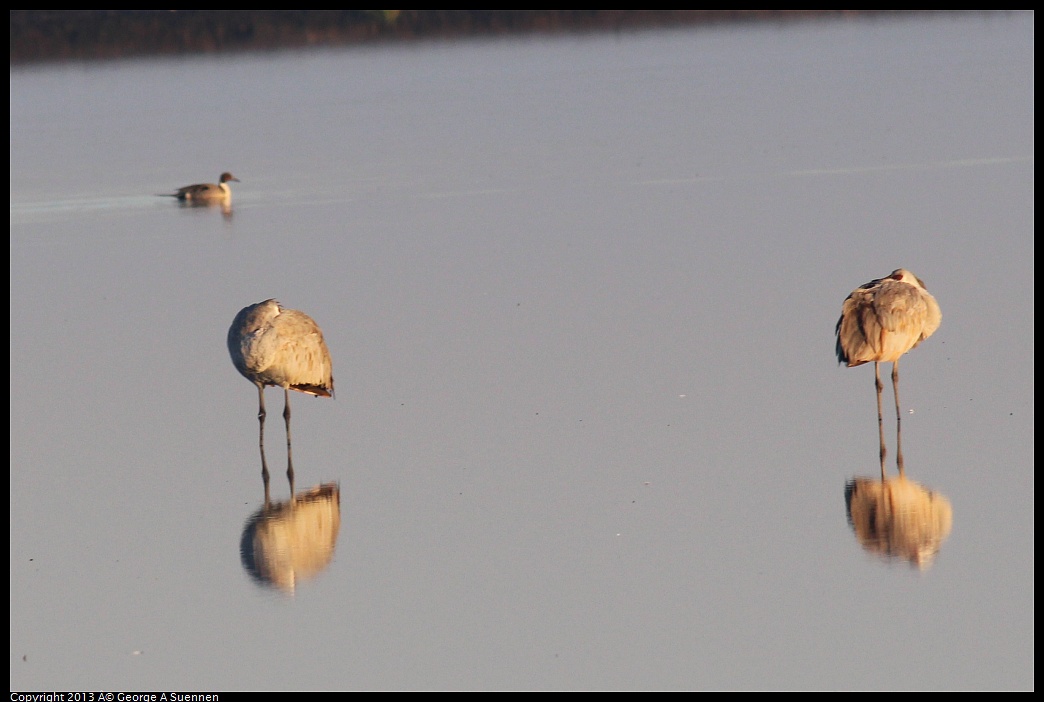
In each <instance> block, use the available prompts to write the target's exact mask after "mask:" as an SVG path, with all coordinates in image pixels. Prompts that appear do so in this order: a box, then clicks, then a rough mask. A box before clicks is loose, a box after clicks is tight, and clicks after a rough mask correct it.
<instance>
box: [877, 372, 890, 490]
mask: <svg viewBox="0 0 1044 702" xmlns="http://www.w3.org/2000/svg"><path fill="white" fill-rule="evenodd" d="M874 385H875V387H876V388H877V435H878V438H879V439H880V440H881V480H882V482H883V481H884V479H885V454H886V453H887V449H886V448H885V438H884V418H883V417H882V416H881V391H882V390H883V389H884V386H883V385H881V364H880V363H878V362H877V361H874Z"/></svg>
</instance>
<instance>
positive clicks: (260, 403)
mask: <svg viewBox="0 0 1044 702" xmlns="http://www.w3.org/2000/svg"><path fill="white" fill-rule="evenodd" d="M257 423H258V426H259V429H258V435H257V446H258V448H259V449H261V480H263V481H264V483H265V503H266V504H267V502H268V461H266V460H265V386H264V385H258V386H257Z"/></svg>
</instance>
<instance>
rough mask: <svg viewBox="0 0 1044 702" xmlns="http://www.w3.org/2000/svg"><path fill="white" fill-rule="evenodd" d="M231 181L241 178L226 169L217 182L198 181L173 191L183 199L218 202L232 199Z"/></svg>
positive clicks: (174, 195) (177, 196) (237, 180)
mask: <svg viewBox="0 0 1044 702" xmlns="http://www.w3.org/2000/svg"><path fill="white" fill-rule="evenodd" d="M229 182H236V183H238V182H239V178H236V177H235V176H234V175H232V174H231V173H229V172H228V171H225V172H224V173H222V174H221V177H220V178H218V182H217V184H214V183H197V184H195V185H186V186H185V187H184V188H178V191H177V192H176V193H173V197H176V198H178V199H179V200H183V201H190V200H191V201H195V202H199V201H207V202H216V201H218V200H231V199H232V190H231V189H230V188H229V187H228V183H229Z"/></svg>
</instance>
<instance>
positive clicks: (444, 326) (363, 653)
mask: <svg viewBox="0 0 1044 702" xmlns="http://www.w3.org/2000/svg"><path fill="white" fill-rule="evenodd" d="M1033 58H1034V16H1033V14H1032V13H1011V14H1008V13H993V14H983V15H962V16H959V17H916V18H911V19H908V20H905V21H900V20H869V21H847V22H845V21H843V22H815V23H808V24H800V25H798V24H788V25H785V26H775V25H772V26H759V27H749V26H744V27H741V28H728V27H716V28H711V29H698V30H685V31H663V32H645V33H634V34H629V33H622V34H617V35H613V36H585V37H583V38H569V37H561V38H555V39H510V40H497V41H489V42H486V41H476V42H461V43H447V44H442V43H425V44H420V45H417V46H411V47H370V48H364V49H356V50H346V51H336V52H334V51H323V52H310V53H274V54H257V55H247V56H238V57H229V58H214V57H208V58H200V59H177V60H173V59H172V60H156V61H140V62H115V63H98V64H85V65H67V66H51V67H46V68H26V69H19V70H17V71H12V73H11V215H10V217H11V239H10V241H11V246H10V251H11V295H10V297H11V302H10V309H11V438H12V442H11V481H10V483H11V688H12V690H30V689H32V690H51V689H54V690H65V691H68V690H77V689H83V690H102V689H104V690H172V689H182V690H184V689H192V690H238V689H242V690H254V689H284V690H296V689H302V690H311V689H316V690H329V689H450V688H452V689H710V688H726V689H765V688H812V689H882V690H883V689H898V688H908V689H966V688H999V689H1032V688H1033V687H1034V674H1033V671H1034V666H1033V659H1034V625H1033V620H1034V618H1033V610H1034V606H1033V603H1034V597H1033V592H1034V558H1033V553H1034V550H1033V549H1034V538H1033V533H1034V510H1033V491H1034V478H1033V465H1034V440H1033V423H1034V401H1033V386H1034V370H1033V369H1034V365H1033V339H1034V329H1033V319H1034V312H1033V311H1034V305H1033V282H1034V267H1033V254H1034V246H1033V227H1034V204H1033V203H1034V158H1033V149H1034V128H1033V124H1034V108H1033V104H1034V69H1033ZM225 170H231V171H232V172H233V173H235V174H236V175H237V176H238V177H239V178H240V180H241V182H239V183H234V184H233V187H234V200H233V206H232V208H231V209H230V210H229V211H228V212H222V211H221V209H220V208H184V207H179V206H178V205H177V203H176V202H175V201H174V200H173V199H171V198H164V197H157V196H156V194H157V193H170V192H173V191H174V189H175V188H177V187H179V186H182V185H185V184H188V183H193V182H199V181H214V180H215V179H216V178H217V177H218V175H219V174H220V173H221V172H222V171H225ZM900 266H902V267H906V268H909V269H911V270H913V271H914V272H915V273H917V274H918V275H919V276H920V277H922V278H923V279H924V280H925V281H926V282H927V285H928V288H929V290H931V291H932V293H933V294H934V295H935V296H936V298H937V299H938V300H939V303H940V305H941V307H942V311H943V323H942V327H941V328H940V329H939V331H938V332H937V333H936V334H935V335H934V336H933V337H932V338H931V339H929V340H928V341H926V342H925V343H924V344H922V345H921V346H920V347H918V348H917V349H916V350H914V351H913V352H912V353H910V354H909V355H908V356H906V357H904V359H903V362H902V391H903V394H902V398H901V399H902V404H903V430H904V431H903V439H904V442H903V448H904V453H905V458H906V466H907V473H908V476H909V478H910V479H911V481H914V482H916V483H917V484H919V485H923V486H925V487H926V488H928V489H931V490H934V491H935V493H934V495H935V497H936V499H937V501H936V503H935V504H936V505H937V506H938V505H943V504H946V505H949V506H950V508H951V509H950V512H949V522H948V523H945V524H944V522H945V521H946V520H945V519H943V515H942V513H941V508H940V510H937V511H936V513H935V517H933V518H937V519H936V521H934V522H932V521H931V520H921V521H917V520H913V519H912V518H911V520H910V521H902V520H899V519H898V518H896V519H895V520H893V521H892V522H867V521H865V520H864V515H866V514H867V513H869V512H867V510H873V509H874V505H876V504H879V503H875V502H874V501H873V499H871V498H872V497H873V495H872V494H871V493H872V492H873V490H875V489H877V490H879V489H880V483H879V482H877V481H876V480H875V477H878V474H879V469H878V465H877V427H876V416H875V415H876V408H875V400H874V389H873V379H872V376H873V371H872V369H870V368H869V367H865V366H864V367H860V368H855V369H846V368H838V367H837V364H836V361H835V358H834V353H833V343H834V339H833V329H834V323H835V321H836V319H837V315H838V314H839V312H840V307H841V302H842V300H843V299H844V298H845V296H846V295H847V294H848V292H849V291H851V290H852V289H853V288H854V287H856V286H857V285H859V284H861V283H864V282H866V281H868V280H870V279H871V278H876V277H880V276H883V275H887V274H888V273H889V272H890V271H892V270H893V269H894V268H897V267H900ZM270 297H276V298H278V299H280V300H281V301H282V302H283V303H285V304H286V305H288V306H290V307H294V308H297V309H302V310H304V311H306V312H307V313H308V314H310V315H311V316H313V317H314V318H315V319H316V320H317V321H318V323H319V324H320V325H321V326H322V328H323V330H324V332H325V335H326V340H327V342H328V344H329V346H330V349H331V352H332V354H333V358H334V374H335V377H336V382H337V396H336V399H335V400H332V401H331V400H313V399H311V398H308V397H306V396H304V395H297V396H295V397H294V398H293V409H294V415H293V422H294V424H293V429H294V432H293V436H294V464H295V468H296V479H297V489H298V492H299V494H300V495H301V497H302V499H301V500H300V501H299V502H298V503H297V505H296V506H295V508H294V509H293V510H291V509H290V508H289V507H288V506H287V505H286V504H285V502H286V500H287V499H288V497H289V487H288V485H287V483H286V480H285V477H284V475H283V466H285V456H284V455H283V454H282V450H283V448H284V446H283V441H284V438H285V435H284V432H283V427H282V419H281V417H280V416H279V413H280V411H281V409H282V398H280V397H279V394H280V393H279V392H278V391H276V390H271V389H270V390H269V391H268V395H267V397H268V409H269V420H268V423H267V425H266V443H267V448H268V458H269V462H270V464H271V465H272V466H273V479H272V485H271V492H272V495H271V497H272V501H273V504H272V505H270V507H269V509H268V510H267V511H265V510H263V499H264V492H263V486H262V482H261V479H260V459H259V456H258V451H257V420H256V412H257V408H256V402H257V398H256V392H255V391H254V389H253V388H252V387H251V386H250V384H249V383H248V382H246V381H244V379H243V378H242V377H240V376H239V374H238V373H237V372H236V371H235V369H234V368H233V367H232V364H231V362H230V361H229V358H228V353H227V351H226V349H225V333H226V330H227V328H228V325H229V324H230V322H231V321H232V318H233V317H234V316H235V314H236V312H237V311H238V310H239V309H240V308H241V307H243V306H245V305H247V304H251V303H254V302H258V301H260V300H264V299H266V298H270ZM888 370H889V369H888V368H886V369H885V371H886V372H887V371H888ZM886 385H887V383H886ZM890 402H891V394H890V389H886V394H885V403H886V406H888V404H889V403H890ZM885 426H886V436H888V438H889V445H890V451H892V452H893V453H892V454H891V455H890V456H889V468H890V471H891V472H892V473H894V466H893V465H892V457H891V456H892V455H894V418H893V420H892V421H891V422H886V425H885ZM856 478H858V479H869V483H852V484H853V485H856V484H858V485H864V484H866V485H870V486H876V487H866V488H865V489H863V488H861V491H860V495H861V496H862V497H863V498H865V499H870V501H869V502H868V503H865V504H862V503H860V504H857V505H856V507H857V509H855V510H854V511H853V517H852V519H851V521H850V519H849V515H848V511H847V510H846V503H845V496H846V485H848V484H849V483H850V481H853V480H854V479H856ZM893 488H894V490H898V489H899V488H898V487H895V486H893ZM904 489H905V488H904ZM338 490H339V499H338V497H337V491H338ZM891 494H892V495H893V497H894V499H896V500H898V499H899V498H898V497H895V496H896V495H899V492H895V491H893V493H891ZM903 494H904V495H905V494H907V493H905V492H904V493H903ZM911 494H912V493H911ZM867 495H870V498H867ZM867 505H869V506H867ZM875 514H879V512H876V513H875ZM896 514H899V513H898V512H897V513H896ZM902 514H906V513H905V512H903V513H902ZM904 518H905V517H904ZM897 520H898V521H897ZM910 524H913V525H915V526H917V525H920V526H918V527H917V528H922V529H924V532H923V533H919V534H915V535H914V536H915V538H914V539H913V541H912V542H911V543H913V544H914V545H915V546H916V545H921V546H924V545H925V544H928V546H929V547H928V548H927V550H926V551H923V552H919V551H917V550H916V549H914V550H912V551H911V550H904V549H906V548H907V546H908V545H909V544H908V542H904V541H903V540H902V539H901V538H900V536H901V535H900V534H898V532H899V531H901V529H900V528H899V527H903V528H906V527H905V526H904V525H907V526H908V525H910ZM897 525H898V526H897ZM925 525H928V526H925ZM928 527H932V528H934V529H935V531H934V532H933V531H932V529H929V528H928ZM913 528H914V527H910V529H911V530H912V529H913ZM908 531H909V530H908ZM907 535H908V534H907ZM889 549H891V551H892V552H893V554H894V555H893V556H892V557H885V556H883V555H881V552H882V551H887V550H889ZM918 559H920V562H921V566H920V567H918V566H916V565H912V564H911V561H916V560H918ZM291 590H292V594H291Z"/></svg>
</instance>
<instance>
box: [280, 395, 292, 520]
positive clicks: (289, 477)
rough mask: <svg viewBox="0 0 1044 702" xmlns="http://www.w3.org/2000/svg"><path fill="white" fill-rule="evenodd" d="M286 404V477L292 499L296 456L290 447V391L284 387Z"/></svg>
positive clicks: (284, 417)
mask: <svg viewBox="0 0 1044 702" xmlns="http://www.w3.org/2000/svg"><path fill="white" fill-rule="evenodd" d="M283 394H284V395H285V396H286V404H285V405H283V419H285V420H286V479H287V480H289V481H290V499H291V500H293V499H294V456H293V453H292V449H291V448H290V391H289V390H287V389H286V388H283Z"/></svg>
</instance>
